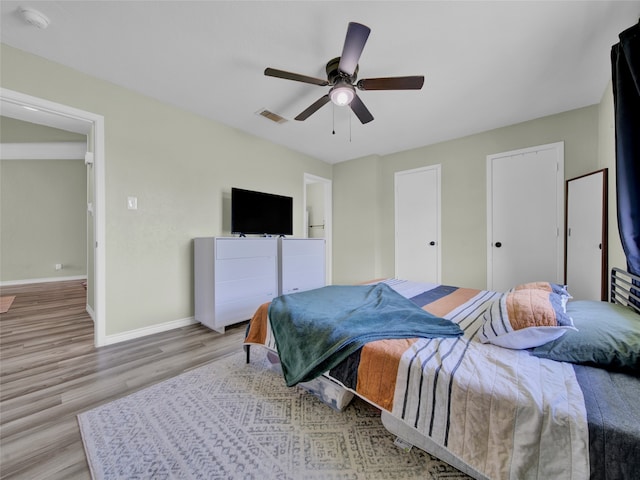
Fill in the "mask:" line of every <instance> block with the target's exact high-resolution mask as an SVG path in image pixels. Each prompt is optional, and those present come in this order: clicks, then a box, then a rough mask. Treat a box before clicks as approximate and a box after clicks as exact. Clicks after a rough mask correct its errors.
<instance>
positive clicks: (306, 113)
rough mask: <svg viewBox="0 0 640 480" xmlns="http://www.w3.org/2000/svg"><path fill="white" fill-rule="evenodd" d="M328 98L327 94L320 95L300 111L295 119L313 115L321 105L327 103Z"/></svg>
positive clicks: (303, 118)
mask: <svg viewBox="0 0 640 480" xmlns="http://www.w3.org/2000/svg"><path fill="white" fill-rule="evenodd" d="M329 100H330V98H329V94H327V95H325V96H323V97H320V98H319V99H318V100H316V101H315V102H313V103H312V104H311V105H310V106H309V107H307V109H306V110H305V111H304V112H302V113H300V114H299V115H298V116H297V117H296V120H300V121H303V120H306V119H307V118H309V117H310V116H311V115H313V114H314V113H316V112H317V111H318V110H320V108H321V107H323V106H324V105H325V104H327V103H328V102H329Z"/></svg>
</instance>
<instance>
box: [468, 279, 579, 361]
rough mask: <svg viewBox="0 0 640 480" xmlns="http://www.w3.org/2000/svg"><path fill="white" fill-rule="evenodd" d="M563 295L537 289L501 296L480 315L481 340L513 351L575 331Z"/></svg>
mask: <svg viewBox="0 0 640 480" xmlns="http://www.w3.org/2000/svg"><path fill="white" fill-rule="evenodd" d="M563 304H564V299H563V298H562V296H560V295H558V294H556V293H553V292H548V291H544V290H537V289H521V290H516V291H511V292H509V293H506V294H504V295H502V296H501V297H500V298H499V299H498V300H496V301H494V302H493V303H492V304H491V306H490V307H489V308H488V309H487V310H486V311H485V313H484V315H483V322H484V323H483V325H482V327H481V328H480V330H479V331H478V338H479V340H480V341H481V342H482V343H492V344H494V345H498V346H500V347H504V348H511V349H515V350H520V349H525V348H533V347H538V346H540V345H544V344H545V343H547V342H551V341H552V340H555V339H557V338H559V337H560V336H562V335H564V334H565V332H566V331H567V330H577V329H576V328H575V327H574V326H573V320H572V319H571V317H569V316H568V315H567V314H566V313H565V311H564V305H563Z"/></svg>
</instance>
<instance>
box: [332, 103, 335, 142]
mask: <svg viewBox="0 0 640 480" xmlns="http://www.w3.org/2000/svg"><path fill="white" fill-rule="evenodd" d="M331 129H332V131H331V133H332V134H333V135H335V134H336V106H335V104H332V108H331Z"/></svg>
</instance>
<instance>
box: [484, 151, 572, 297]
mask: <svg viewBox="0 0 640 480" xmlns="http://www.w3.org/2000/svg"><path fill="white" fill-rule="evenodd" d="M540 150H556V152H557V159H558V164H557V172H558V174H557V175H556V195H557V196H556V198H557V199H558V202H557V210H556V216H557V217H556V218H557V219H558V232H557V233H558V235H557V237H556V238H557V252H558V254H557V258H556V281H557V282H559V283H560V282H562V279H563V278H564V243H563V242H564V220H563V219H564V142H555V143H548V144H546V145H538V146H535V147H528V148H522V149H519V150H511V151H509V152H502V153H495V154H492V155H487V193H486V195H487V197H486V198H487V289H488V290H491V289H492V288H493V196H492V194H491V193H492V191H493V168H492V166H493V164H492V162H493V160H495V159H497V158H502V157H511V156H514V155H524V154H527V153H533V152H537V151H540Z"/></svg>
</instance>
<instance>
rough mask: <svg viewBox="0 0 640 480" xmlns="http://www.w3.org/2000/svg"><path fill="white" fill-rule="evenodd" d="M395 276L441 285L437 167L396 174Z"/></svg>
mask: <svg viewBox="0 0 640 480" xmlns="http://www.w3.org/2000/svg"><path fill="white" fill-rule="evenodd" d="M394 182H395V187H394V188H395V194H394V195H395V276H396V277H397V278H401V279H403V280H411V281H415V282H429V283H440V282H441V273H440V270H441V269H440V165H433V166H430V167H424V168H417V169H413V170H404V171H401V172H396V173H395V175H394Z"/></svg>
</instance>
